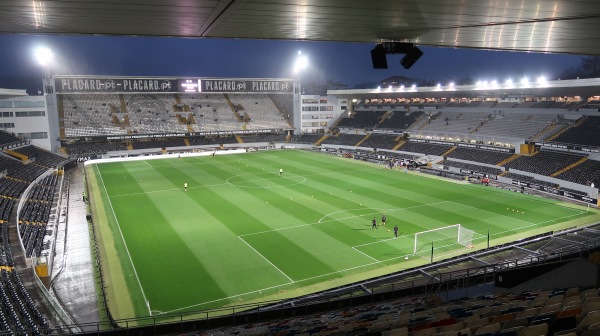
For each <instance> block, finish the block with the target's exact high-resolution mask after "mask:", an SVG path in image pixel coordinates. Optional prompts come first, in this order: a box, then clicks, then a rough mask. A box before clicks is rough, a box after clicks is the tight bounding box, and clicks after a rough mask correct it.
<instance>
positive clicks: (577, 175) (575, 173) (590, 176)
mask: <svg viewBox="0 0 600 336" xmlns="http://www.w3.org/2000/svg"><path fill="white" fill-rule="evenodd" d="M556 177H557V178H559V179H561V180H566V181H571V182H574V183H579V184H583V185H590V183H592V182H593V183H594V184H595V185H597V186H598V185H600V161H593V160H587V161H585V162H583V163H582V164H580V165H578V166H575V167H573V168H571V169H569V170H567V171H565V172H563V173H561V174H559V175H558V176H556Z"/></svg>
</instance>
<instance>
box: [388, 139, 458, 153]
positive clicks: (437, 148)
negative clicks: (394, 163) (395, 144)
mask: <svg viewBox="0 0 600 336" xmlns="http://www.w3.org/2000/svg"><path fill="white" fill-rule="evenodd" d="M451 148H452V146H449V145H438V144H432V143H425V142H414V141H409V142H407V143H405V144H404V145H402V146H401V147H400V148H398V150H399V151H404V152H414V153H420V154H425V155H442V154H444V153H446V152H447V151H449V150H450V149H451Z"/></svg>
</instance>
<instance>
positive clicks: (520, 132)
mask: <svg viewBox="0 0 600 336" xmlns="http://www.w3.org/2000/svg"><path fill="white" fill-rule="evenodd" d="M555 120H556V116H555V115H547V114H539V115H537V114H536V115H534V114H529V115H525V114H520V113H519V114H518V113H502V114H494V115H492V118H491V119H489V120H488V121H487V122H485V123H484V124H483V125H481V126H479V127H477V128H475V130H474V131H475V132H477V134H484V135H489V136H501V137H507V138H516V139H530V138H531V137H533V136H534V135H536V134H538V133H539V132H541V131H542V130H544V129H545V128H547V127H549V126H550V125H551V124H552V123H553V122H555Z"/></svg>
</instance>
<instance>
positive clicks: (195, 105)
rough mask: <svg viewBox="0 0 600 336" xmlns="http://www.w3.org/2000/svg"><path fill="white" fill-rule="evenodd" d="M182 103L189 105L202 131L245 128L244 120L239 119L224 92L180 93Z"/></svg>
mask: <svg viewBox="0 0 600 336" xmlns="http://www.w3.org/2000/svg"><path fill="white" fill-rule="evenodd" d="M179 97H180V100H181V103H182V104H184V105H185V106H188V107H189V109H190V111H191V112H192V113H193V115H194V119H195V120H196V126H197V127H198V130H199V131H201V132H206V131H233V130H241V129H243V126H244V122H243V121H238V119H237V118H236V116H235V114H234V112H233V111H232V110H231V108H230V107H229V105H228V104H227V100H226V99H225V96H224V95H222V94H199V93H185V94H179Z"/></svg>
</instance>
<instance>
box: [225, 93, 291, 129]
mask: <svg viewBox="0 0 600 336" xmlns="http://www.w3.org/2000/svg"><path fill="white" fill-rule="evenodd" d="M229 99H230V100H231V102H232V103H233V104H234V106H239V107H241V108H243V109H242V110H240V111H238V113H240V114H244V115H248V116H249V117H250V121H249V122H248V123H247V125H246V128H247V129H281V128H289V127H290V126H289V124H288V122H287V120H286V119H285V118H284V117H283V115H282V114H281V112H279V110H278V109H277V106H275V104H274V103H273V101H272V100H271V98H269V96H268V95H259V94H247V95H243V94H232V95H229Z"/></svg>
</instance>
